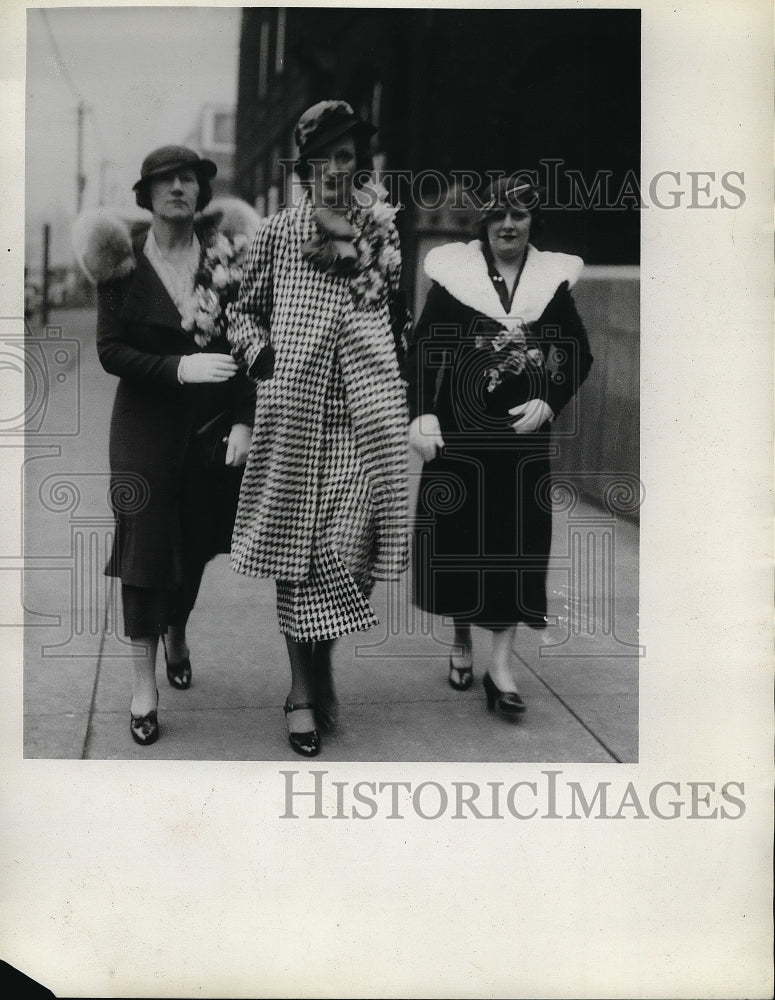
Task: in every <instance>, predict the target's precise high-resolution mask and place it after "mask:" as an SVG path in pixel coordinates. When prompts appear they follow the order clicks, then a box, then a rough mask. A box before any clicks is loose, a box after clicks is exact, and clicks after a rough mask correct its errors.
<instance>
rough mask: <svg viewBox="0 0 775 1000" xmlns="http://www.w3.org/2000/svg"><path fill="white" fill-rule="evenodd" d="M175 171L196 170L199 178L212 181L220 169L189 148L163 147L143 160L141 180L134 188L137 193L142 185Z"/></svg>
mask: <svg viewBox="0 0 775 1000" xmlns="http://www.w3.org/2000/svg"><path fill="white" fill-rule="evenodd" d="M173 170H194V171H195V172H196V174H197V176H198V177H201V176H202V175H203V174H204V176H205V177H206V178H207V180H210V178H212V177H215V175H216V173H217V172H218V168H217V167H216V165H215V164H214V163H213V161H212V160H206V159H204V158H203V157H201V156H200V155H199V154H198V153H195V152H194V150H193V149H189V148H188V147H187V146H161V147H160V148H159V149H154V151H153V152H152V153H149V154H148V155H147V156H146V158H145V159H144V160H143V165H142V167H140V180H139V181H137V183H136V184H134V185H133V186H132V190H133V191H136V190H137V189H138V188H139V187H140V185H141V184H142V183H143V182H144V181H147V180H149V179H150V178H151V177H159V176H160V175H161V174H169V173H171V172H172V171H173Z"/></svg>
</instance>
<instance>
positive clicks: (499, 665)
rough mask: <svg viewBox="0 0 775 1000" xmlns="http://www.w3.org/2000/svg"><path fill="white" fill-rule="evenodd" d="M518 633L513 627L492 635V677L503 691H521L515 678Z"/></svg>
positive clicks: (496, 631) (497, 631) (499, 630)
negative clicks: (515, 653) (514, 666)
mask: <svg viewBox="0 0 775 1000" xmlns="http://www.w3.org/2000/svg"><path fill="white" fill-rule="evenodd" d="M516 631H517V630H516V628H515V627H514V626H513V625H511V626H509V627H508V628H503V629H497V630H495V631H493V633H492V666H491V667H490V677H491V678H492V680H493V683H494V684H495V686H496V687H498V688H499V689H500V690H501V691H518V690H519V688H518V686H517V682H516V679H515V677H514V670H513V663H514V657H513V655H512V652H513V646H514V637H515V635H516Z"/></svg>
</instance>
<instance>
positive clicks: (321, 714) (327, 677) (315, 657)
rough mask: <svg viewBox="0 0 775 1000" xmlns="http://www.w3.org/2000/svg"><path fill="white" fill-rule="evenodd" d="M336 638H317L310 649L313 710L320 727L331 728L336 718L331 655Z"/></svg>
mask: <svg viewBox="0 0 775 1000" xmlns="http://www.w3.org/2000/svg"><path fill="white" fill-rule="evenodd" d="M335 642H336V639H318V640H317V641H316V642H315V643H314V647H313V650H312V673H313V678H314V682H315V710H316V714H317V719H318V724H319V725H320V727H321V729H323V730H324V731H325V730H328V729H333V727H334V726H335V725H336V720H337V697H336V689H335V687H334V673H333V669H332V663H331V657H332V653H333V649H334V643H335Z"/></svg>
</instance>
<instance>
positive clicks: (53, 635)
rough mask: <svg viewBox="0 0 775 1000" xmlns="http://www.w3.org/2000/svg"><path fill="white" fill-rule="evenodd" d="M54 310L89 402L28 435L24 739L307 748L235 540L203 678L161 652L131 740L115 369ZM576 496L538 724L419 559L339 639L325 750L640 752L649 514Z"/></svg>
mask: <svg viewBox="0 0 775 1000" xmlns="http://www.w3.org/2000/svg"><path fill="white" fill-rule="evenodd" d="M51 322H52V324H59V325H60V326H61V331H62V332H61V336H62V338H63V339H64V340H68V341H72V342H74V343H77V344H79V345H80V350H79V351H76V352H75V354H77V355H78V357H77V358H75V359H74V360H73V358H71V361H72V364H71V367H70V368H69V369H68V371H67V375H68V378H67V379H65V381H64V383H63V386H64V387H63V388H62V389H61V390H60V389H58V388H57V385H55V384H54V383H52V386H53V388H52V393H54V394H56V393H57V392H60V398H57V399H54V401H53V405H54V408H55V409H56V407H57V406H59V408H60V409H61V408H62V407H63V406H65V404H67V400H66V399H65V398H64V394H65V393H70V395H71V396H72V395H73V386H74V384H75V383H77V386H78V393H77V396H78V400H77V409H78V413H79V417H80V419H79V421H78V427H77V433H73V434H69V435H66V436H65V435H61V434H57V425H56V424H53V425H52V426H44V427H42V429H40V428H39V430H38V431H37V432H36V433H35V435H33V436H31V438H30V439H28V445H29V444H32V445H34V446H35V447H36V448H37V449H38V450H37V452H36V451H35V449H30V448H29V447H28V459H27V462H26V466H25V505H24V519H25V523H24V527H25V561H26V571H25V579H24V607H25V611H26V628H25V663H24V706H25V726H24V755H25V757H28V758H69V759H78V758H86V759H134V758H138V759H174V760H267V761H269V760H272V761H288V760H292V761H293V762H294V763H298V762H299V761H300V760H301V758H299V757H297V756H295V755H294V754H293V752H292V751H291V749H290V747H289V745H288V742H287V739H286V735H285V724H284V720H283V715H282V710H281V706H282V703H283V701H284V698H285V695H286V693H287V688H288V683H289V681H288V667H287V657H286V653H285V643H284V640H283V637H282V635H281V634H280V632H279V631H278V628H277V622H276V615H275V609H274V584H273V583H272V581H267V580H253V579H249V578H246V577H241V576H238V575H236V574H235V573H233V572H232V571H231V569H230V568H229V564H228V557H226V556H219V557H218V558H217V559H215V560H214V561H213V562H212V563H211V564H210V565H209V566H208V568H207V571H206V574H205V579H204V581H203V585H202V590H201V595H200V599H199V602H198V604H197V607H196V609H195V611H194V615H193V617H192V620H191V623H190V627H189V642H190V647H191V661H192V666H193V672H194V683H193V685H192V687H191V689H190V690H188V691H185V692H180V691H176V690H173V689H172V688H170V687H169V685H168V684H167V680H166V676H165V672H164V664H163V658H162V656H161V653H160V662H159V664H158V677H159V691H160V705H159V717H160V724H161V730H162V732H161V738H160V739H159V741H158V742H157V743H156V744H154V745H153V746H152V747H148V748H141V747H138V746H136V745H135V744H134V743H133V742H132V740H131V737H130V735H129V725H128V723H129V697H130V686H131V677H130V674H129V670H128V667H129V664H128V662H127V657H126V654H127V647H126V644H125V643H124V641H123V640H122V638H121V636H120V629H119V628H118V627H117V620H118V621H119V622H120V613H119V611H120V609H119V608H118V607H117V604H116V601H117V597H116V591H117V590H118V588H117V587H113V586H112V584H111V581H109V580H107V579H106V578H104V577H103V576H102V566H103V565H104V557H105V552H106V550H107V548H108V546H109V537H110V530H111V524H112V519H111V517H110V511H109V508H108V506H107V490H106V487H107V432H108V420H109V413H110V405H111V402H112V396H113V392H114V387H115V380H114V379H112V378H111V377H110V376H108V375H106V374H105V373H104V372H102V369H101V368H100V367H99V363H98V361H97V358H96V351H95V350H94V341H93V336H94V335H93V329H94V315H93V313H92V312H89V311H62V312H61V313H59V314H58V315H54V316H53V317H52V321H51ZM37 338H41V339H45V334H44V333H43V332H42V331H33V339H37ZM68 405H69V404H68ZM56 412H59V410H57V411H56ZM565 506H567V509H564V510H558V511H557V513H556V515H555V537H554V544H553V560H552V568H551V572H550V577H549V593H550V614H551V615H552V616H553V619H554V624H553V625H552V627H550V628H549V629H547V630H546V631H545V632H543V633H537V632H533V631H531V630H529V629H526V628H520V629H519V630H518V635H517V642H516V646H515V655H516V657H517V665H518V673H519V677H520V682H521V690H522V693H523V696H524V697H525V700H526V701H527V703H528V710H527V712H526V713H525V716H524V717H523V718H522V719H521V720H520V722H519V723H517V724H511V723H508V722H506V721H504V720H502V719H501V718H499V717H498V716H496V715H494V714H492V713H490V712H488V710H487V706H486V702H485V699H484V693H483V690H482V686H481V677H482V675H483V673H484V672H485V670H486V669H487V656H488V645H489V644H488V636H487V633H485V632H483V631H479V630H475V631H474V663H475V676H476V680H475V683H474V686H473V688H472V689H471V690H469V691H468V692H464V693H459V692H456V691H453V690H452V689H451V688H450V687H449V686H448V685H447V683H446V675H447V662H448V656H449V643H450V640H451V635H452V630H451V628H450V627H449V626H448V625H447V624H445V623H443V622H441V621H440V620H439V619H433V618H429V617H428V616H424V615H421V614H419V613H418V612H417V611H416V609H413V608H412V606H411V604H410V602H409V601H408V600H407V588H408V577H405V578H404V579H403V580H402V581H401V582H400V583H399V584H397V585H390V586H388V585H385V584H382V585H380V586H379V587H378V588H377V590H376V591H375V594H374V606H375V609H376V611H377V614H378V616H379V618H380V622H381V625H380V626H379V627H378V628H375V629H373V630H371V631H369V632H364V633H361V634H359V635H356V636H350V637H347V638H346V639H344V640H342V641H341V643H340V644H339V645H338V647H337V651H336V658H335V674H336V683H337V689H338V693H339V699H340V724H339V726H338V728H337V731H336V732H335V733H333V734H331V735H329V736H328V737H326V738H324V745H323V751H322V753H321V756H320V757H319V758H318V759H319V760H320V761H322V762H325V761H337V760H339V761H418V762H420V761H471V762H503V761H526V762H528V761H529V762H547V763H559V762H565V763H570V762H607V761H610V762H616V761H626V762H633V761H636V760H637V753H638V750H637V748H638V735H637V734H638V669H639V663H640V660H639V657H638V647H637V606H638V597H637V585H638V532H637V527H636V525H635V524H634V523H633V522H631V521H629V520H626V519H622V518H618V517H616V516H615V515H613V514H611V513H609V512H608V511H602V510H599V509H597V508H596V507H593V506H590V505H588V504H585V503H582V502H580V501H576V502H571V503H569V504H567V505H565ZM106 624H107V629H106V630H105V628H104V626H105V625H106ZM103 633H104V634H103ZM100 653H101V655H100Z"/></svg>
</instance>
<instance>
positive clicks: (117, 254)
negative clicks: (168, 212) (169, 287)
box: [72, 208, 151, 285]
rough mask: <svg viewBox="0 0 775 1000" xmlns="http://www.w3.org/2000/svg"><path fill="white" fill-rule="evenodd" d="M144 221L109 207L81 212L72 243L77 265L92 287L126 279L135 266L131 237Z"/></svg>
mask: <svg viewBox="0 0 775 1000" xmlns="http://www.w3.org/2000/svg"><path fill="white" fill-rule="evenodd" d="M150 219H151V217H150V214H149V215H148V217H147V219H145V220H138V219H134V220H133V219H129V218H127V217H125V216H121V215H119V214H118V213H117V212H116V211H115V210H113V209H109V208H97V209H93V210H91V211H86V212H82V213H81V214H80V215H79V216H78V217H77V218H76V220H75V222H74V223H73V228H72V243H73V250H74V252H75V259H76V260H77V261H78V266H79V267H80V268H81V270H82V271H83V273H84V274H85V275H86V277H87V278H88V279H89V281H90V282H91V283H92V284H93V285H101V284H103V282H105V281H113V280H115V279H116V278H124V277H126V276H127V275H128V274H129V273H130V272H131V271H133V270H134V266H135V255H134V250H133V248H132V236H133V234H136V233H137V232H138V230H139V229H140V228H141V227H142V228H143V229H145V230H146V231H147V229H148V227H149V226H150Z"/></svg>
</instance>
